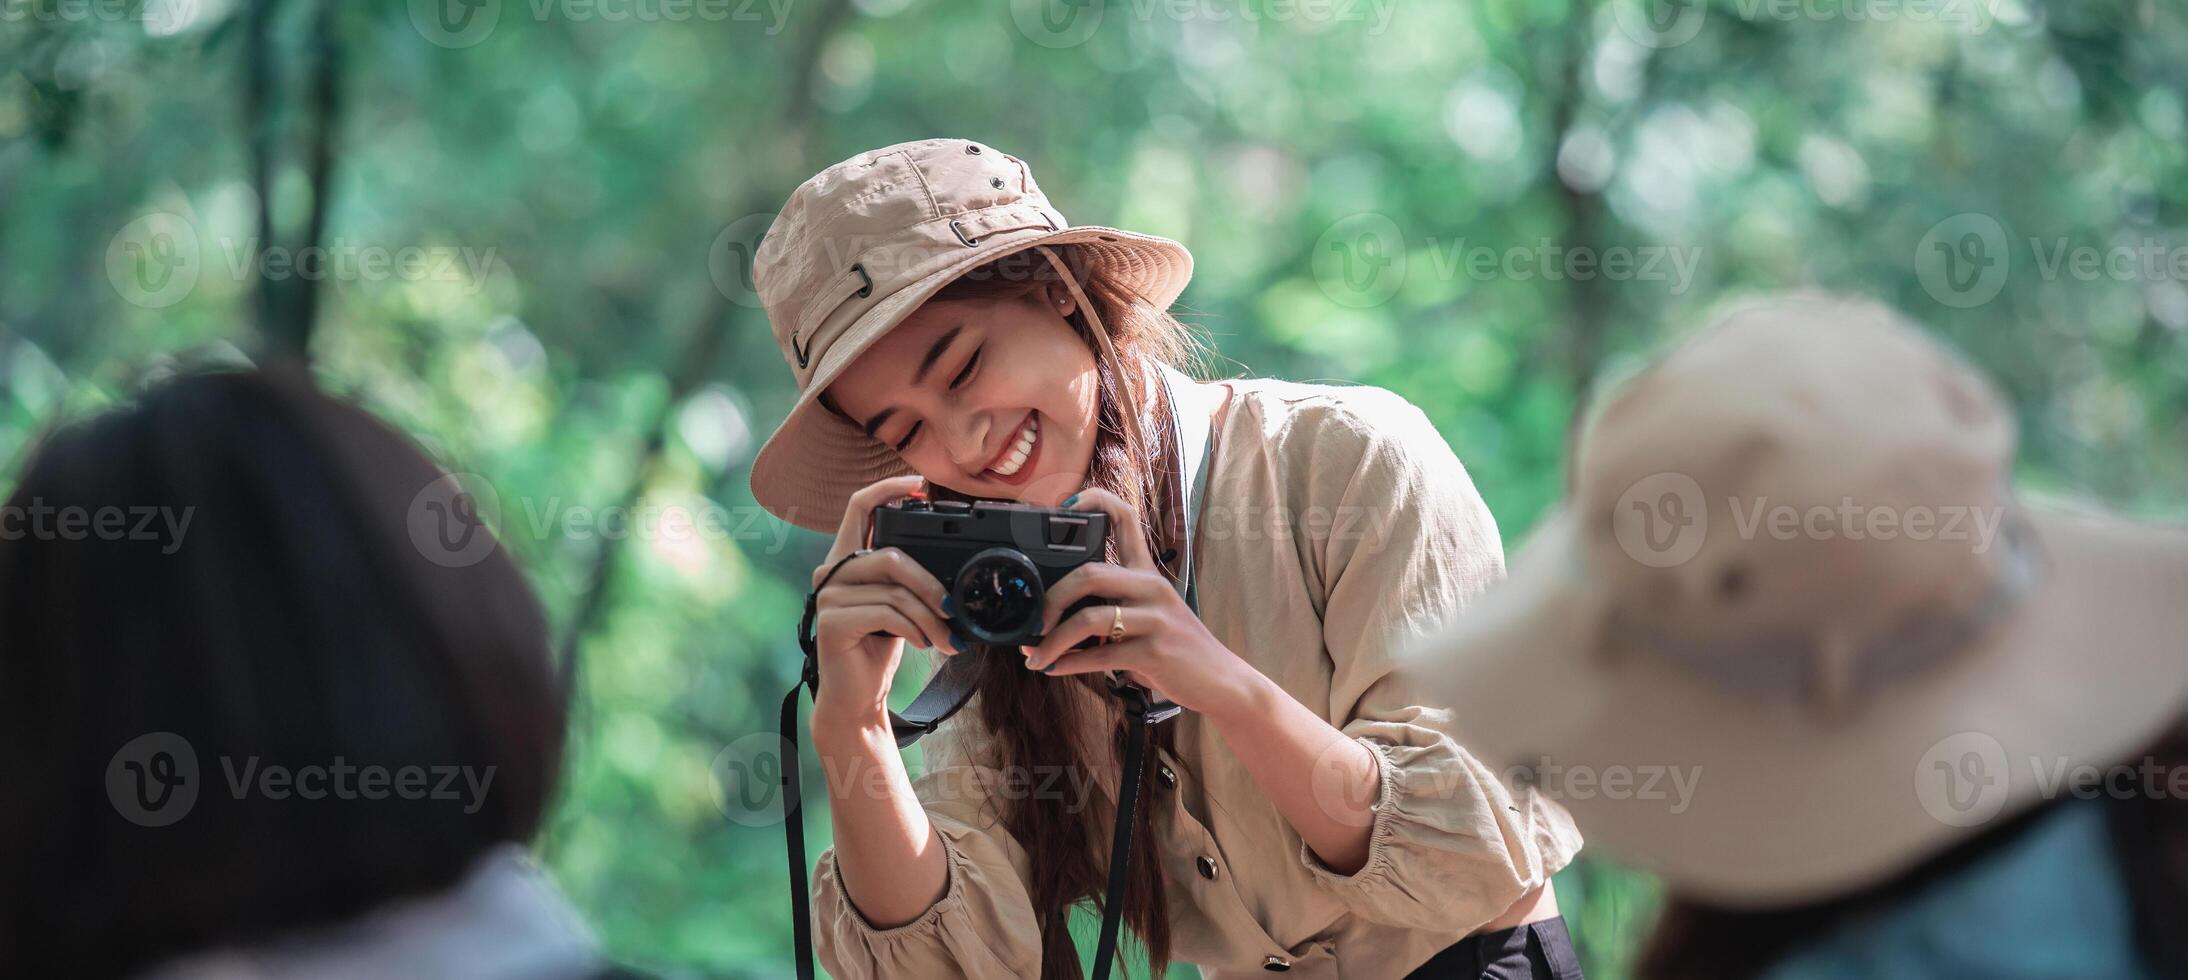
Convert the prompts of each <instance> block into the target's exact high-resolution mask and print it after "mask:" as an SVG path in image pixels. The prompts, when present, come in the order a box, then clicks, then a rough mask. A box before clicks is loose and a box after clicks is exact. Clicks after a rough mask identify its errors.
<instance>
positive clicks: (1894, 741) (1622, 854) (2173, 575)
mask: <svg viewBox="0 0 2188 980" xmlns="http://www.w3.org/2000/svg"><path fill="white" fill-rule="evenodd" d="M2029 517H2030V521H2031V524H2032V525H2033V529H2034V532H2035V535H2036V538H2037V541H2038V547H2040V548H2041V549H2042V552H2043V560H2044V562H2045V566H2046V572H2045V577H2044V579H2043V581H2042V582H2041V584H2040V585H2039V586H2038V587H2037V591H2036V592H2035V593H2033V594H2032V595H2030V596H2029V597H2027V598H2026V599H2025V600H2024V601H2023V603H2022V604H2021V605H2020V606H2019V607H2018V608H2017V609H2015V610H2014V611H2013V612H2012V613H2011V614H2010V615H2009V616H2008V618H2006V619H2004V620H2002V621H2000V622H1999V623H1997V624H1994V626H1993V627H1992V629H1991V630H1990V631H1989V632H1987V633H1986V634H1985V639H1984V640H1983V641H1982V642H1981V643H1980V644H1979V645H1978V646H1977V647H1975V648H1972V649H1969V650H1967V651H1964V652H1963V653H1962V654H1960V655H1958V656H1956V657H1955V658H1954V659H1953V660H1952V661H1950V662H1949V663H1947V664H1945V665H1943V666H1941V667H1939V668H1937V669H1936V670H1934V671H1933V672H1930V673H1928V674H1925V675H1923V676H1920V677H1917V678H1913V679H1909V680H1907V681H1905V682H1903V683H1900V684H1898V685H1896V686H1894V687H1892V688H1889V689H1887V690H1885V691H1883V692H1882V693H1880V694H1879V695H1877V696H1876V697H1875V698H1874V699H1872V701H1871V702H1870V703H1867V704H1864V705H1860V706H1858V707H1857V708H1856V709H1855V712H1854V713H1852V714H1850V715H1847V716H1841V717H1836V718H1827V717H1823V716H1821V715H1819V714H1817V713H1815V712H1812V711H1809V710H1805V709H1804V708H1803V706H1800V705H1786V704H1765V703H1759V702H1755V701H1750V700H1743V699H1741V698H1737V697H1734V696H1731V695H1730V694H1728V693H1726V692H1724V691H1722V690H1720V689H1718V688H1716V687H1714V686H1712V685H1710V684H1709V683H1708V682H1707V681H1705V680H1703V679H1700V678H1696V677H1693V676H1690V675H1689V674H1687V673H1686V672H1684V671H1682V670H1681V669H1679V668H1678V667H1677V666H1675V665H1672V664H1668V663H1665V662H1663V661H1661V660H1655V659H1652V658H1650V657H1648V656H1644V655H1633V652H1632V651H1623V650H1621V649H1620V643H1621V638H1620V637H1618V636H1614V635H1611V633H1610V631H1609V630H1607V629H1606V628H1605V623H1606V619H1607V615H1608V613H1609V600H1608V598H1607V597H1606V596H1604V595H1603V594H1601V593H1600V592H1597V591H1592V590H1591V589H1590V588H1589V586H1588V585H1587V584H1586V583H1587V579H1586V577H1585V576H1584V575H1582V574H1580V570H1579V568H1578V563H1577V560H1576V557H1575V556H1577V555H1578V554H1579V553H1580V552H1579V550H1578V543H1579V542H1578V540H1577V539H1576V527H1575V523H1574V519H1573V517H1572V515H1571V514H1569V513H1564V512H1557V513H1554V514H1553V515H1552V516H1550V517H1549V518H1547V519H1546V520H1545V521H1544V523H1543V526H1542V528H1541V530H1540V531H1539V532H1538V533H1536V534H1535V535H1534V536H1533V537H1532V538H1531V539H1530V541H1529V543H1528V545H1527V547H1526V548H1525V549H1524V551H1523V552H1522V553H1521V554H1520V555H1519V557H1518V558H1517V559H1515V561H1514V563H1513V570H1512V573H1511V577H1510V578H1509V579H1508V580H1506V581H1504V582H1502V583H1499V585H1497V586H1496V587H1494V588H1492V589H1491V590H1490V591H1489V592H1488V593H1487V594H1485V595H1484V596H1483V597H1482V598H1481V599H1480V600H1479V601H1477V602H1476V603H1475V604H1474V605H1473V607H1471V608H1470V609H1469V610H1468V611H1467V612H1466V613H1465V614H1464V615H1463V616H1462V617H1460V618H1459V619H1458V620H1457V621H1455V623H1454V624H1453V625H1452V626H1450V627H1449V628H1448V629H1447V630H1446V631H1444V632H1443V633H1442V634H1441V635H1439V636H1437V637H1435V638H1434V639H1433V640H1431V641H1430V642H1428V643H1426V644H1424V645H1423V646H1422V647H1421V649H1419V650H1417V651H1413V653H1412V655H1411V656H1410V657H1409V658H1408V663H1407V667H1406V669H1408V670H1412V671H1417V672H1418V673H1419V674H1420V676H1422V677H1423V679H1424V681H1425V682H1426V683H1427V684H1428V685H1429V687H1430V689H1432V690H1435V691H1437V692H1438V693H1440V694H1441V695H1442V696H1443V697H1444V698H1446V699H1447V700H1448V702H1449V703H1450V704H1451V705H1452V707H1453V709H1454V716H1455V718H1456V719H1457V720H1458V725H1459V736H1460V739H1461V744H1462V745H1464V746H1465V747H1466V748H1467V749H1468V750H1469V751H1471V752H1473V753H1475V754H1476V755H1478V756H1480V757H1481V758H1483V759H1484V760H1485V761H1488V762H1490V763H1492V764H1493V765H1498V766H1509V767H1515V768H1514V769H1513V770H1512V771H1514V772H1522V771H1526V770H1522V769H1518V768H1517V767H1523V766H1524V767H1533V768H1532V771H1533V777H1534V779H1535V780H1536V781H1537V782H1538V784H1539V785H1541V786H1542V788H1543V790H1544V792H1545V793H1546V795H1550V796H1552V797H1553V798H1555V799H1557V800H1559V802H1561V803H1563V804H1564V805H1565V807H1566V808H1567V809H1568V810H1569V811H1570V812H1571V813H1572V814H1573V816H1574V819H1575V821H1576V822H1577V823H1578V824H1579V826H1580V828H1581V831H1582V833H1583V834H1584V835H1585V836H1586V838H1587V839H1588V840H1589V842H1591V843H1594V844H1597V845H1600V846H1602V847H1603V848H1604V849H1606V850H1607V851H1609V852H1611V853H1612V855H1613V856H1615V857H1617V858H1618V859H1620V860H1621V861H1623V862H1626V863H1629V864H1631V865H1634V866H1637V867H1640V868H1644V869H1647V870H1649V871H1653V872H1655V873H1657V874H1658V875H1660V876H1662V877H1663V878H1664V879H1665V880H1666V881H1667V882H1668V883H1669V884H1671V885H1672V886H1673V887H1674V888H1676V889H1677V890H1679V891H1680V892H1681V893H1682V894H1684V895H1687V896H1689V897H1692V898H1695V899H1698V900H1701V901H1706V902H1710V903H1713V904H1718V905H1722V906H1727V907H1734V908H1770V907H1782V906H1786V905H1792V904H1798V903H1802V902H1808V901H1814V900H1818V899H1822V898H1825V897H1829V896H1834V895H1840V894H1845V893H1848V892H1851V891H1855V890H1858V889H1860V888H1862V887H1865V886H1867V885H1870V884H1874V883H1877V882H1881V881H1883V880H1886V879H1888V878H1890V877H1891V876H1892V875H1894V874H1896V873H1898V872H1900V871H1903V870H1906V869H1908V868H1910V867H1911V866H1913V865H1914V864H1917V863H1919V862H1920V861H1922V860H1924V859H1926V858H1927V857H1929V856H1930V855H1932V854H1934V853H1936V852H1938V851H1940V850H1941V849H1943V848H1945V847H1947V846H1949V845H1951V844H1953V843H1955V842H1957V841H1959V840H1963V839H1966V838H1967V837H1969V836H1972V835H1974V834H1976V833H1979V832H1980V831H1981V829H1982V828H1983V827H1985V826H1988V825H1991V824H1993V823H1995V822H1996V821H1999V820H2003V819H2006V818H2008V817H2010V816H2012V815H2014V814H2016V813H2018V812H2021V811H2023V810H2025V809H2027V808H2029V807H2030V806H2033V805H2035V804H2037V803H2039V802H2041V801H2042V800H2043V799H2045V798H2046V795H2047V793H2048V794H2049V795H2050V797H2052V798H2056V797H2058V796H2060V795H2062V794H2063V793H2064V792H2065V790H2063V789H2061V788H2060V787H2061V785H2062V784H2061V782H2060V779H2059V777H2060V774H2062V773H2071V772H2073V771H2074V769H2075V767H2078V766H2085V765H2094V766H2109V765H2111V764H2114V763H2117V762H2120V761H2122V757H2124V756H2125V755H2127V754H2129V753H2131V752H2133V751H2134V750H2135V749H2137V748H2138V747H2140V746H2141V745H2144V744H2147V743H2148V742H2149V741H2150V740H2151V739H2153V738H2154V737H2155V736H2156V735H2157V734H2158V733H2159V732H2160V731H2161V730H2162V729H2163V728H2164V727H2165V726H2166V725H2167V724H2168V723H2169V722H2170V721H2171V720H2173V719H2176V718H2178V717H2179V716H2180V714H2181V712H2182V710H2183V708H2184V707H2188V654H2184V652H2183V648H2184V644H2183V643H2182V642H2181V639H2180V636H2181V632H2182V626H2183V625H2184V624H2183V622H2182V612H2181V609H2182V606H2181V596H2182V586H2183V583H2184V582H2188V538H2184V536H2182V535H2181V534H2179V533H2177V532H2171V531H2158V530H2155V529H2153V528H2151V527H2148V526H2145V525H2138V524H2134V523H2130V522H2126V521H2121V520H2116V519H2111V518H2106V517H2101V516H2096V515H2091V514H2083V513H2076V512H2073V511H2070V510H2067V509H2064V508H2058V507H2054V506H2047V505H2031V506H2030V507H2029Z"/></svg>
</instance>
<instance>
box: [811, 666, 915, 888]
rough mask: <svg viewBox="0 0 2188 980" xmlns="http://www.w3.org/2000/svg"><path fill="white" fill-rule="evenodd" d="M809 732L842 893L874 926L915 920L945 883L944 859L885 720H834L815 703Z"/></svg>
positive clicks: (885, 717) (867, 718)
mask: <svg viewBox="0 0 2188 980" xmlns="http://www.w3.org/2000/svg"><path fill="white" fill-rule="evenodd" d="M812 731H813V745H814V748H815V750H816V752H817V753H818V755H819V756H820V761H821V768H822V771H823V773H824V774H825V777H826V780H827V784H828V796H829V802H830V820H831V823H832V825H833V826H834V828H835V852H836V869H837V871H838V872H840V873H841V874H842V875H843V885H844V891H845V894H847V895H848V896H849V897H850V899H851V903H852V904H853V905H855V906H857V907H858V911H859V913H860V914H861V915H863V916H865V918H866V921H867V922H868V923H870V924H872V925H873V926H874V927H875V928H879V929H887V928H892V927H895V926H900V925H904V924H905V923H908V922H911V921H912V920H914V919H917V918H919V917H920V915H921V914H923V913H925V912H926V911H927V909H928V908H929V907H931V906H933V905H934V903H935V902H937V901H940V900H941V899H942V896H943V894H944V892H945V891H946V889H947V888H948V886H949V866H948V859H947V857H946V856H945V855H944V853H943V850H942V840H941V838H940V837H938V836H937V835H936V833H935V830H934V825H933V823H932V822H930V821H929V820H928V819H927V811H926V810H925V809H924V808H923V807H921V806H920V802H919V797H918V796H917V795H915V794H914V793H913V792H912V781H911V777H910V775H909V774H908V773H906V772H905V769H904V760H903V757H902V756H900V755H899V754H898V753H897V747H896V740H895V738H894V737H892V735H891V734H890V731H889V723H888V717H887V716H886V715H882V716H881V717H880V718H879V719H878V721H877V720H876V719H873V718H871V717H866V716H864V715H863V714H862V715H861V717H860V719H859V720H846V719H838V718H836V717H835V716H833V715H829V714H825V713H824V712H823V711H822V710H821V709H820V707H819V706H818V705H816V706H815V709H814V712H813V723H812Z"/></svg>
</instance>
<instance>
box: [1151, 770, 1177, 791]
mask: <svg viewBox="0 0 2188 980" xmlns="http://www.w3.org/2000/svg"><path fill="white" fill-rule="evenodd" d="M1155 776H1156V778H1158V779H1161V780H1162V786H1163V788H1164V789H1176V788H1178V774H1177V773H1176V772H1175V771H1173V770H1172V769H1171V768H1170V767H1169V766H1163V767H1162V768H1160V769H1157V770H1155Z"/></svg>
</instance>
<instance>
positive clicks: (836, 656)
mask: <svg viewBox="0 0 2188 980" xmlns="http://www.w3.org/2000/svg"><path fill="white" fill-rule="evenodd" d="M923 482H924V481H923V480H922V479H921V478H920V477H917V476H899V477H891V478H889V479H886V480H882V481H880V482H878V483H874V484H871V485H869V486H867V487H866V488H865V489H862V490H860V491H859V492H857V493H855V494H852V495H851V502H850V503H849V504H848V505H846V506H845V507H844V511H843V523H842V524H841V525H840V526H838V527H837V529H836V543H835V546H834V547H832V548H830V549H829V551H828V558H827V560H825V561H823V562H821V565H820V567H819V568H816V569H814V570H813V582H814V584H815V585H819V583H820V580H821V578H822V576H825V575H827V574H828V570H829V569H830V568H834V567H835V565H836V563H837V562H838V561H843V558H844V556H846V555H850V554H853V553H854V552H857V551H858V550H860V549H862V548H864V547H865V546H866V540H867V536H868V534H869V531H870V527H869V525H870V523H871V519H872V516H873V512H874V508H876V507H879V506H881V505H883V504H887V503H891V502H893V501H897V500H902V499H904V498H905V497H909V496H911V495H912V494H914V493H915V492H917V491H918V490H919V489H920V486H921V485H922V483H923ZM944 594H945V593H944V591H943V588H942V582H941V581H940V580H938V579H936V578H935V577H934V575H932V574H931V573H929V572H928V571H927V570H926V569H924V568H921V567H919V563H918V562H915V561H913V560H912V558H911V556H910V555H907V554H905V553H904V552H902V551H899V550H897V549H895V548H882V549H880V550H878V551H872V552H868V553H866V554H863V555H858V556H857V557H855V558H852V559H850V560H849V561H845V562H844V563H843V567H842V569H840V570H838V571H837V572H836V575H835V577H834V578H831V579H829V580H828V584H827V585H826V586H824V587H821V589H820V594H819V595H818V596H817V597H816V600H815V603H814V608H815V610H816V615H815V617H814V625H813V633H814V638H815V642H816V643H817V644H818V648H819V651H820V652H819V661H820V664H819V668H820V690H819V691H817V692H815V694H814V695H813V721H814V726H815V727H816V728H820V727H832V726H835V725H839V724H847V725H872V724H875V723H876V722H878V723H879V724H881V725H882V726H883V727H887V724H888V717H889V679H890V678H891V677H893V676H895V675H896V668H897V664H898V663H899V662H901V661H902V660H903V657H904V643H905V641H910V642H911V643H913V644H914V645H916V646H920V647H924V648H927V649H930V650H940V651H941V652H942V653H944V654H947V655H951V656H954V655H956V654H957V652H958V651H957V649H956V648H955V647H953V646H951V643H950V628H949V625H948V623H946V622H945V621H944V618H945V617H944V615H943V612H942V599H943V596H944Z"/></svg>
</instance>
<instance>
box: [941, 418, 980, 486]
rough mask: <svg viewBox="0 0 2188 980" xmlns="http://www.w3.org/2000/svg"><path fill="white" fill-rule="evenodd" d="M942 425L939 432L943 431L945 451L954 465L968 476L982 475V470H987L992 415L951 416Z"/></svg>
mask: <svg viewBox="0 0 2188 980" xmlns="http://www.w3.org/2000/svg"><path fill="white" fill-rule="evenodd" d="M942 422H943V424H941V425H939V426H936V428H938V429H941V430H942V432H941V435H942V448H943V451H944V452H946V453H949V455H950V462H951V463H953V464H955V465H956V466H957V468H958V469H959V470H961V471H963V472H964V473H966V474H968V475H978V474H979V473H980V471H981V470H983V469H986V468H987V465H988V457H987V446H988V428H989V425H990V420H989V418H988V414H987V413H986V412H973V411H956V412H950V413H948V414H947V415H946V416H945V417H944V419H943V420H942ZM930 424H932V423H930Z"/></svg>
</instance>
